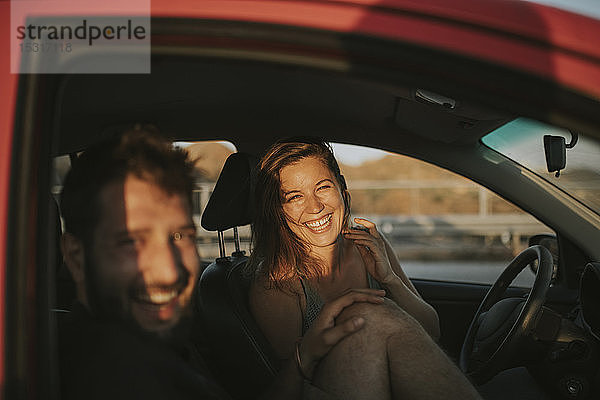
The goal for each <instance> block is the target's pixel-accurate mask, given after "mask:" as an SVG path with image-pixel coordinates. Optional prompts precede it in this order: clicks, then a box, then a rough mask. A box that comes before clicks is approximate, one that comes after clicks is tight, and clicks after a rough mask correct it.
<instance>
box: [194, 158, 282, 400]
mask: <svg viewBox="0 0 600 400" xmlns="http://www.w3.org/2000/svg"><path fill="white" fill-rule="evenodd" d="M255 164H256V162H255V160H254V158H253V157H252V156H250V155H248V154H244V153H234V154H231V155H230V156H229V158H228V159H227V161H226V162H225V165H224V166H223V169H222V171H221V174H220V175H219V179H218V180H217V183H216V185H215V188H214V191H213V193H212V194H211V197H210V199H209V201H208V204H207V206H206V208H205V210H204V213H203V214H202V221H201V224H202V227H203V228H204V229H206V230H209V231H217V232H218V235H219V251H220V257H219V258H217V259H216V260H215V262H213V263H212V264H210V265H209V266H208V267H207V268H206V269H205V270H204V272H203V273H202V276H201V277H200V282H199V287H198V293H197V295H196V299H197V311H198V324H197V326H198V327H199V331H200V332H201V333H202V335H201V337H200V336H198V335H196V338H197V340H198V341H201V340H204V341H205V342H204V343H202V345H201V346H200V347H204V348H205V349H208V350H205V351H202V350H201V352H202V353H203V356H204V357H205V358H206V359H207V362H208V363H209V367H210V369H211V371H212V372H213V373H214V374H215V377H216V378H217V380H218V381H219V382H220V383H221V384H222V385H223V387H224V388H225V389H227V391H228V392H229V393H230V394H231V396H232V397H233V398H235V399H246V398H256V397H257V395H258V394H260V393H261V392H262V391H264V389H265V388H266V387H267V386H268V384H269V383H270V381H271V380H272V378H273V377H274V375H275V374H276V372H277V370H278V361H277V358H276V357H275V353H274V351H273V349H272V348H271V346H270V344H269V342H268V341H267V339H266V338H265V337H264V335H263V334H262V332H261V331H260V329H259V327H258V325H257V324H256V322H255V320H254V318H253V317H252V315H251V313H250V311H249V308H248V289H249V287H250V281H251V278H250V276H248V275H247V274H245V273H244V268H245V266H246V263H247V261H248V257H247V256H246V255H245V253H244V252H243V251H241V250H240V246H239V235H238V234H237V227H239V226H243V225H247V224H249V223H250V222H251V220H252V211H251V210H252V207H251V201H252V184H251V181H252V169H253V167H254V165H255ZM231 228H233V229H234V237H235V242H236V245H235V246H236V251H235V252H233V254H232V255H231V256H226V251H225V240H224V234H223V232H224V231H225V230H228V229H231Z"/></svg>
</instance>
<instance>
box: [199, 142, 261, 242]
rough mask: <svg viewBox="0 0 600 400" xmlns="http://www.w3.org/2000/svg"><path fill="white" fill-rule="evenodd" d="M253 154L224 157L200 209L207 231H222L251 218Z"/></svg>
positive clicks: (248, 221) (235, 154)
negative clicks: (207, 196)
mask: <svg viewBox="0 0 600 400" xmlns="http://www.w3.org/2000/svg"><path fill="white" fill-rule="evenodd" d="M255 165H256V158H255V157H253V156H251V155H250V154H246V153H233V154H231V155H230V156H229V157H228V158H227V160H226V161H225V165H223V169H222V170H221V174H220V175H219V179H218V180H217V183H216V185H215V188H214V190H213V192H212V194H211V196H210V199H209V200H208V204H207V205H206V208H205V209H204V212H203V213H202V220H201V224H202V227H203V228H204V229H206V230H207V231H225V230H227V229H230V228H233V227H236V226H243V225H248V224H249V223H251V222H252V214H253V212H252V200H253V199H252V197H253V196H252V171H253V168H254V166H255Z"/></svg>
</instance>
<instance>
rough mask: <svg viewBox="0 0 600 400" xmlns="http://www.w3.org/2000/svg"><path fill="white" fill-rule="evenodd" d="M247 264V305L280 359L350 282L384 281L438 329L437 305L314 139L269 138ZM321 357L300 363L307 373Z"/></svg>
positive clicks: (296, 347) (360, 285)
mask: <svg viewBox="0 0 600 400" xmlns="http://www.w3.org/2000/svg"><path fill="white" fill-rule="evenodd" d="M255 201H256V203H255V204H256V205H257V207H256V210H255V215H254V225H253V253H252V256H251V258H250V263H249V265H250V268H251V269H252V273H253V274H254V277H255V280H254V283H253V285H252V287H251V289H250V307H251V310H252V312H253V314H254V316H255V318H256V320H257V322H258V324H259V325H260V327H261V329H262V330H263V332H264V333H265V335H266V337H267V339H269V341H270V342H271V344H272V346H273V348H274V350H275V352H276V353H277V354H278V355H279V357H281V358H282V359H289V358H293V357H294V355H296V357H297V356H298V355H299V354H300V353H301V351H300V346H301V342H299V341H298V338H299V337H302V336H303V335H304V333H305V332H306V331H307V330H308V329H309V327H310V326H311V324H312V322H313V321H314V320H315V318H316V316H317V315H318V314H319V312H320V310H321V307H322V305H323V304H324V303H327V302H329V301H331V300H333V299H335V298H337V297H339V296H340V295H341V294H343V293H344V292H346V291H348V290H350V289H366V288H382V289H384V290H385V291H386V293H387V297H389V298H390V299H391V300H393V301H394V302H395V303H396V304H397V305H398V306H399V307H400V308H402V309H403V310H404V311H406V312H407V313H408V314H410V315H411V316H412V317H413V318H415V319H416V320H417V321H418V322H419V323H420V324H421V326H422V327H423V328H424V329H425V330H426V331H427V332H428V333H429V334H430V335H431V336H432V337H433V338H437V337H438V336H439V323H438V317H437V313H436V312H435V310H434V309H433V308H432V307H431V306H430V305H428V304H427V303H426V302H425V301H423V299H422V298H421V296H420V295H419V293H418V292H417V290H416V289H415V287H414V286H413V285H412V283H411V282H410V280H409V279H408V278H407V276H406V274H405V273H404V272H403V271H402V268H401V267H400V263H399V262H398V259H397V257H396V255H395V253H394V251H393V249H392V248H391V246H390V244H389V242H388V241H387V240H386V239H385V238H384V237H383V236H382V235H381V234H380V233H379V231H378V230H377V227H376V226H375V224H373V223H372V222H370V221H368V220H366V219H362V218H354V222H355V223H356V224H358V225H359V226H358V227H350V226H349V219H350V194H349V192H348V190H347V188H346V183H345V181H344V177H343V176H342V175H341V173H340V169H339V166H338V164H337V161H336V160H335V158H334V156H333V152H332V150H331V148H330V146H329V145H328V144H327V143H325V142H324V141H321V140H318V139H302V140H288V141H282V142H278V143H276V144H274V145H273V146H272V147H271V148H270V149H269V150H268V151H267V153H266V154H265V156H264V157H263V158H262V160H261V161H260V163H259V166H258V171H257V176H256V197H255ZM317 361H318V360H310V362H307V364H309V365H302V368H303V371H304V373H305V374H306V375H307V376H310V375H311V374H312V372H313V371H314V368H315V366H316V363H317Z"/></svg>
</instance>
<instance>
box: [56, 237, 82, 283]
mask: <svg viewBox="0 0 600 400" xmlns="http://www.w3.org/2000/svg"><path fill="white" fill-rule="evenodd" d="M60 249H61V251H62V254H63V259H64V261H65V265H66V266H67V268H68V269H69V272H71V276H72V277H73V280H74V281H75V283H76V284H77V285H78V286H79V285H81V284H83V282H84V281H85V272H84V262H85V253H84V248H83V242H82V241H81V240H80V239H79V238H78V237H76V236H74V235H72V234H70V233H67V232H65V233H64V234H63V235H62V237H61V238H60Z"/></svg>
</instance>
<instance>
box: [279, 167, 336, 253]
mask: <svg viewBox="0 0 600 400" xmlns="http://www.w3.org/2000/svg"><path fill="white" fill-rule="evenodd" d="M279 179H280V180H281V191H282V194H283V212H284V213H285V215H286V216H287V219H288V226H289V227H290V229H291V230H292V231H293V232H294V233H295V234H296V235H298V236H299V237H300V238H302V239H304V240H305V241H306V242H308V243H309V244H311V245H313V246H318V247H323V246H328V245H331V244H333V243H335V241H336V240H337V237H338V235H339V234H340V232H341V230H342V225H343V220H344V200H343V198H342V193H341V191H340V188H339V185H338V183H337V181H336V180H335V177H334V175H333V173H332V172H331V171H330V170H329V168H327V166H325V164H324V163H323V162H321V161H320V160H319V159H317V158H315V157H307V158H303V159H301V160H300V161H298V162H296V163H294V164H290V165H288V166H286V167H283V168H282V169H281V172H280V173H279Z"/></svg>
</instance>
